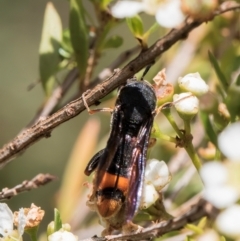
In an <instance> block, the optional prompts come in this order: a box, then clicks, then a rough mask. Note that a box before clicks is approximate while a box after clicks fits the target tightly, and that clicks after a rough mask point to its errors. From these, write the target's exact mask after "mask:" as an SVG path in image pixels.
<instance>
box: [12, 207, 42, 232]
mask: <svg viewBox="0 0 240 241" xmlns="http://www.w3.org/2000/svg"><path fill="white" fill-rule="evenodd" d="M21 212H22V213H24V215H25V216H26V226H25V229H28V228H34V227H37V226H38V225H39V223H40V222H41V221H42V219H43V216H44V214H45V212H44V210H41V208H40V207H37V206H36V205H34V204H33V203H32V204H31V207H30V208H24V209H23V211H21ZM19 215H20V212H14V225H15V226H18V225H19V220H20V219H19ZM21 215H23V214H21Z"/></svg>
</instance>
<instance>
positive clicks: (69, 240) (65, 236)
mask: <svg viewBox="0 0 240 241" xmlns="http://www.w3.org/2000/svg"><path fill="white" fill-rule="evenodd" d="M77 240H78V239H77V236H75V235H74V234H73V233H71V232H68V231H65V230H61V229H60V230H59V231H57V232H55V233H53V234H51V235H49V236H48V241H77Z"/></svg>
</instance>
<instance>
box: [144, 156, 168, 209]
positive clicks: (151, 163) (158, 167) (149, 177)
mask: <svg viewBox="0 0 240 241" xmlns="http://www.w3.org/2000/svg"><path fill="white" fill-rule="evenodd" d="M170 180H171V175H170V172H169V170H168V166H167V164H166V163H165V162H164V161H159V160H156V159H151V160H148V161H147V166H146V171H145V179H144V186H143V193H142V199H141V204H140V207H141V209H146V208H148V207H150V206H151V205H152V204H154V203H155V202H156V201H157V199H158V198H159V192H160V191H161V190H162V189H163V188H164V187H165V186H166V185H167V184H168V183H169V182H170Z"/></svg>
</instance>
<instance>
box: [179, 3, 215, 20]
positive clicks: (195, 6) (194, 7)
mask: <svg viewBox="0 0 240 241" xmlns="http://www.w3.org/2000/svg"><path fill="white" fill-rule="evenodd" d="M181 3H182V6H181V8H182V11H183V12H184V13H185V14H186V15H189V16H190V17H192V18H193V19H207V18H209V17H210V16H211V15H212V13H213V11H214V10H215V9H216V7H217V6H218V0H199V1H192V0H182V1H181Z"/></svg>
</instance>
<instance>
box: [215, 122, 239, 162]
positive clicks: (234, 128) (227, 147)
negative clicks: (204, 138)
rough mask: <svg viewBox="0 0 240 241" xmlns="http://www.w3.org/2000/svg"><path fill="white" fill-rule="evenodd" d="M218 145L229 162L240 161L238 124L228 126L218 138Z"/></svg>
mask: <svg viewBox="0 0 240 241" xmlns="http://www.w3.org/2000/svg"><path fill="white" fill-rule="evenodd" d="M218 145H219V148H220V150H221V151H222V152H223V154H224V155H225V156H226V157H227V158H228V159H229V160H231V161H238V162H239V161H240V122H237V123H234V124H231V125H229V126H228V127H227V128H225V129H224V130H223V131H222V133H221V134H220V135H219V136H218Z"/></svg>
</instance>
